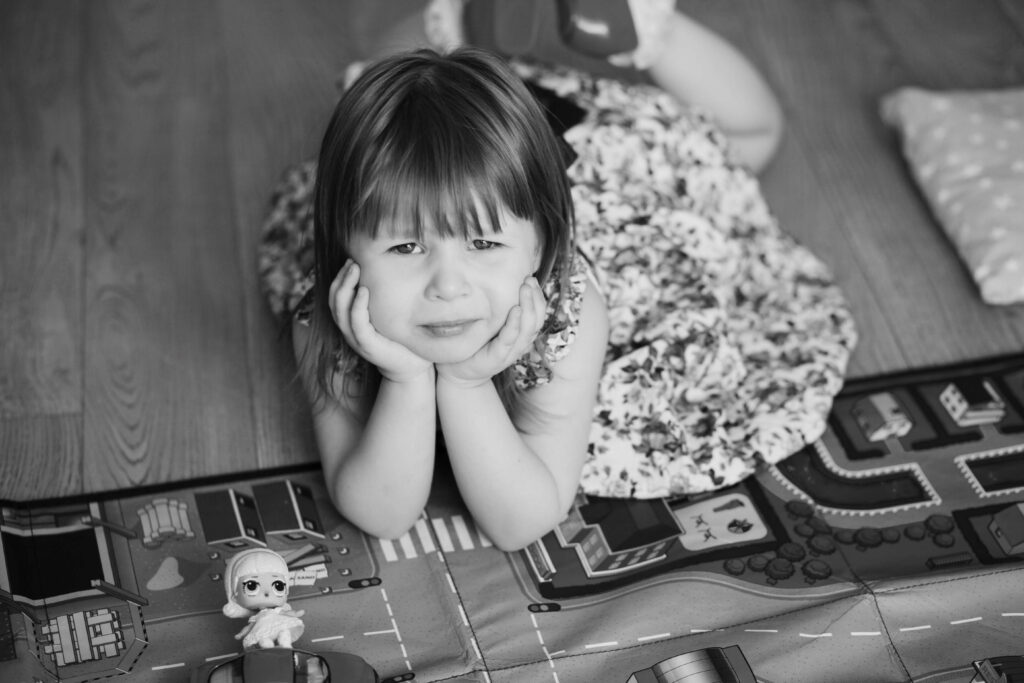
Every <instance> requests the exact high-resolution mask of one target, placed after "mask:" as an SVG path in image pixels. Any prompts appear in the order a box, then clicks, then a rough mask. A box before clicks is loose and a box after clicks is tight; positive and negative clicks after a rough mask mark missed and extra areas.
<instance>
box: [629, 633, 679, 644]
mask: <svg viewBox="0 0 1024 683" xmlns="http://www.w3.org/2000/svg"><path fill="white" fill-rule="evenodd" d="M671 635H672V634H671V633H656V634H654V635H653V636H640V637H639V638H637V639H636V640H637V642H638V643H646V642H647V641H648V640H661V639H662V638H668V637H670V636H671Z"/></svg>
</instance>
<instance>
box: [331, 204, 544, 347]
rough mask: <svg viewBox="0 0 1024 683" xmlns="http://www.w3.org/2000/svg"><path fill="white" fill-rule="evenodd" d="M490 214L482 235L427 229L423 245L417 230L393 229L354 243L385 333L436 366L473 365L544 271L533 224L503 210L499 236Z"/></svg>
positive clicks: (374, 317) (374, 318)
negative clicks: (525, 287) (527, 285)
mask: <svg viewBox="0 0 1024 683" xmlns="http://www.w3.org/2000/svg"><path fill="white" fill-rule="evenodd" d="M486 215H487V214H486V212H482V215H481V223H482V225H481V227H482V228H483V232H482V234H481V235H480V236H479V237H475V236H470V237H468V238H463V237H462V236H457V235H456V236H451V237H444V236H442V235H440V234H439V233H437V232H434V231H430V230H428V231H426V235H425V236H424V238H423V239H422V240H419V239H417V237H416V235H415V232H414V231H413V230H412V229H411V227H409V226H394V227H393V228H392V229H390V230H389V229H387V228H385V229H382V230H381V231H380V232H379V233H378V236H377V237H376V238H372V237H370V236H368V235H357V236H355V237H354V238H353V239H352V241H351V244H349V253H350V255H351V256H352V258H353V260H355V262H356V263H358V264H359V267H360V278H359V282H360V284H362V285H365V286H366V287H367V289H369V291H370V321H371V322H372V323H373V326H374V327H375V328H376V329H377V331H378V332H380V333H381V334H382V335H384V336H385V337H387V338H389V339H391V340H392V341H396V342H398V343H400V344H402V345H403V346H405V347H406V348H408V349H409V350H410V351H412V352H413V353H415V354H416V355H418V356H420V357H421V358H423V359H424V360H427V361H430V362H432V363H456V362H459V361H463V360H466V359H467V358H469V357H470V356H472V355H473V354H474V353H476V352H477V351H478V350H480V348H481V347H483V345H484V344H486V343H487V342H488V341H490V339H491V338H492V337H494V335H496V334H497V333H498V330H500V329H501V326H502V325H503V324H504V323H505V318H506V317H507V316H508V313H509V311H510V310H511V309H512V307H513V306H515V305H516V304H518V303H519V287H520V285H522V284H523V282H524V280H525V279H526V278H528V277H530V276H531V275H533V274H534V273H535V272H536V271H537V269H538V268H539V266H540V259H541V251H540V240H539V239H538V237H537V229H536V227H535V226H534V224H533V223H532V222H531V221H529V220H524V219H522V218H517V217H516V216H514V215H513V214H512V213H511V212H509V211H507V210H503V211H501V212H500V213H499V218H500V221H501V231H500V232H499V231H496V230H494V229H493V227H492V226H490V225H488V224H487V222H486Z"/></svg>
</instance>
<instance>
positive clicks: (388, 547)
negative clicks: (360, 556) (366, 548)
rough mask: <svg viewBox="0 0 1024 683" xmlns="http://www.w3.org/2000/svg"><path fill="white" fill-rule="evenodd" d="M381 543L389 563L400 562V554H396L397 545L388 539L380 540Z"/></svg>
mask: <svg viewBox="0 0 1024 683" xmlns="http://www.w3.org/2000/svg"><path fill="white" fill-rule="evenodd" d="M377 540H378V541H380V549H381V550H383V551H384V559H385V560H387V561H388V562H396V561H397V560H398V553H397V552H395V544H394V543H392V542H391V541H390V540H388V539H386V538H378V539H377Z"/></svg>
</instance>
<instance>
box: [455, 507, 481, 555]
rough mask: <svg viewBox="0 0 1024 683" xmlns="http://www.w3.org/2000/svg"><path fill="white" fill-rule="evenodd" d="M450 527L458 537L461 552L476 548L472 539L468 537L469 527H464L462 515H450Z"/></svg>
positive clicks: (464, 522)
mask: <svg viewBox="0 0 1024 683" xmlns="http://www.w3.org/2000/svg"><path fill="white" fill-rule="evenodd" d="M452 526H453V527H455V535H456V536H458V538H459V543H460V544H461V545H462V549H463V550H472V549H473V548H475V547H476V545H475V544H474V543H473V537H472V536H470V535H469V527H467V526H466V520H464V519H463V518H462V515H452Z"/></svg>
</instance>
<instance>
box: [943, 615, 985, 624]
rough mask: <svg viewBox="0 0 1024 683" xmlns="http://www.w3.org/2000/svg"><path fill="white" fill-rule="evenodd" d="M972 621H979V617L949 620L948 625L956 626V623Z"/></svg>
mask: <svg viewBox="0 0 1024 683" xmlns="http://www.w3.org/2000/svg"><path fill="white" fill-rule="evenodd" d="M974 621H981V617H971V618H970V619H957V620H956V621H951V622H949V625H950V626H956V625H957V624H970V623H971V622H974Z"/></svg>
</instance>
